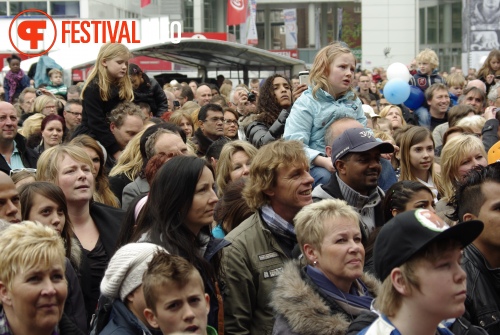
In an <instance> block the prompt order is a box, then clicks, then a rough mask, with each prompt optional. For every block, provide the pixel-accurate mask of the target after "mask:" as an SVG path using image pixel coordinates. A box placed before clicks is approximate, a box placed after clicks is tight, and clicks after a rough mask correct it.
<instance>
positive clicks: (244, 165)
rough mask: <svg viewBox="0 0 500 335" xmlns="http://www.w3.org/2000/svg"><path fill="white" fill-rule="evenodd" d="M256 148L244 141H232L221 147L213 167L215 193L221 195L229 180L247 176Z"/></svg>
mask: <svg viewBox="0 0 500 335" xmlns="http://www.w3.org/2000/svg"><path fill="white" fill-rule="evenodd" d="M256 154H257V149H256V148H255V147H254V146H253V145H251V144H250V143H248V142H245V141H239V140H238V141H232V142H229V143H226V144H225V145H224V147H223V148H222V150H221V152H220V156H219V160H218V161H217V166H216V169H215V176H216V183H217V195H218V196H219V197H221V196H222V195H223V194H224V189H225V188H226V185H227V183H229V182H230V181H235V180H238V179H240V178H242V177H245V176H248V173H249V171H250V169H249V168H250V164H251V163H252V159H253V158H254V157H255V155H256Z"/></svg>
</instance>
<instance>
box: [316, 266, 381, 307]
mask: <svg viewBox="0 0 500 335" xmlns="http://www.w3.org/2000/svg"><path fill="white" fill-rule="evenodd" d="M306 272H307V275H308V276H309V278H311V280H312V281H313V282H314V283H315V284H316V285H318V287H319V288H320V289H321V290H322V291H323V292H324V293H325V294H326V295H328V296H330V297H332V298H333V299H334V300H336V301H338V302H340V303H344V304H347V305H349V306H352V307H355V308H363V309H366V310H370V305H371V303H372V301H373V297H372V296H371V295H370V292H368V288H367V287H366V285H365V284H364V283H363V282H362V281H361V280H356V282H355V283H356V284H357V285H352V286H351V289H350V291H349V293H344V292H342V291H341V290H340V289H338V288H337V286H335V285H334V284H333V283H332V282H331V281H330V279H328V278H327V277H326V276H325V275H324V274H323V272H321V271H320V270H318V269H316V268H314V267H312V266H310V265H308V266H307V267H306Z"/></svg>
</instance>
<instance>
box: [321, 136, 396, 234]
mask: <svg viewBox="0 0 500 335" xmlns="http://www.w3.org/2000/svg"><path fill="white" fill-rule="evenodd" d="M331 151H332V153H331V157H332V162H333V166H334V167H335V169H336V171H337V172H336V173H335V175H332V178H330V181H329V182H328V184H325V185H318V186H316V187H315V188H314V191H313V193H312V195H313V199H314V201H319V200H322V199H341V200H345V201H346V202H347V203H348V204H349V205H351V206H352V207H354V209H355V210H356V211H357V212H358V213H359V214H360V216H361V220H360V222H361V226H362V232H363V236H364V238H365V239H366V238H367V237H368V236H369V235H370V233H371V232H372V231H373V230H374V229H375V227H378V226H381V225H382V224H383V223H384V220H383V210H382V199H383V198H384V192H383V191H382V189H381V188H380V187H378V184H377V183H378V178H379V176H380V173H381V171H382V166H381V165H380V155H381V154H383V153H392V152H394V147H393V146H392V144H390V143H384V142H378V141H377V140H376V139H375V137H374V136H373V133H371V132H370V131H367V130H366V129H364V128H353V129H348V130H346V131H345V132H344V133H343V134H342V135H340V136H339V137H337V139H335V141H334V142H333V145H332V148H331Z"/></svg>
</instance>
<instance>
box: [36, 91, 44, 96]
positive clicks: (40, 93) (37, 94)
mask: <svg viewBox="0 0 500 335" xmlns="http://www.w3.org/2000/svg"><path fill="white" fill-rule="evenodd" d="M35 94H36V96H37V97H39V96H41V95H43V93H42V91H40V90H36V92H35Z"/></svg>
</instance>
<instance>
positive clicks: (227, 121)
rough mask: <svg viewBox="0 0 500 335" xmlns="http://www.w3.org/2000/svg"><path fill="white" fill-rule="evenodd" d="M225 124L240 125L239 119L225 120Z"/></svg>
mask: <svg viewBox="0 0 500 335" xmlns="http://www.w3.org/2000/svg"><path fill="white" fill-rule="evenodd" d="M224 123H225V124H234V125H235V126H237V125H238V120H224Z"/></svg>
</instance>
